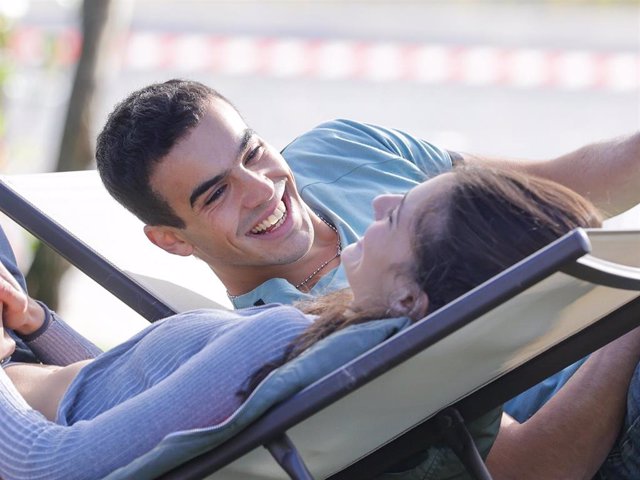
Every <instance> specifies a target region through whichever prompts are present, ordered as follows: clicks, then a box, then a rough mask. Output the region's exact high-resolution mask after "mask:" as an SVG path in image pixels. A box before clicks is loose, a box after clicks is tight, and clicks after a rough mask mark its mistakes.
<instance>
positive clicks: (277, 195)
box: [146, 99, 313, 286]
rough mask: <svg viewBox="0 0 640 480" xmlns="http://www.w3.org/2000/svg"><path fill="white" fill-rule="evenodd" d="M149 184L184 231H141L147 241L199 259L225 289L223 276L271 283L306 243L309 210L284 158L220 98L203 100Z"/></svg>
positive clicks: (309, 241) (153, 228)
mask: <svg viewBox="0 0 640 480" xmlns="http://www.w3.org/2000/svg"><path fill="white" fill-rule="evenodd" d="M150 183H151V187H152V188H153V190H154V191H155V192H156V193H157V194H158V195H160V196H161V197H162V198H164V199H165V200H166V201H167V202H168V203H169V205H170V206H171V208H173V210H174V211H175V213H176V214H177V215H178V216H179V217H180V218H181V219H182V220H183V221H184V222H185V225H186V226H185V228H183V229H180V228H174V227H166V226H151V227H147V228H146V233H147V236H148V237H149V238H150V239H151V241H152V242H154V243H156V244H157V245H158V246H160V247H161V248H163V249H165V250H167V251H169V252H171V253H175V254H179V255H191V254H193V255H195V256H197V257H199V258H201V259H202V260H204V261H205V262H207V263H208V264H209V265H210V266H211V267H212V268H213V270H214V271H215V272H216V273H217V274H218V276H219V277H220V278H221V280H222V281H223V283H225V284H226V285H227V286H229V282H228V281H227V280H228V279H230V278H231V279H233V283H237V282H242V281H243V279H245V278H246V279H247V280H248V281H250V283H255V282H256V281H260V280H266V279H267V278H271V277H272V276H274V275H277V274H279V273H280V272H279V270H278V269H282V268H283V267H282V266H285V267H284V268H286V265H288V264H291V263H292V262H295V261H296V260H299V259H300V258H302V257H303V256H304V255H305V254H306V253H307V252H308V250H309V248H310V247H311V245H312V243H313V227H312V223H311V219H310V216H309V211H308V209H307V207H306V205H305V204H304V203H303V201H302V199H301V198H300V196H299V194H298V191H297V189H296V187H295V184H294V180H293V175H292V173H291V170H290V169H289V167H288V165H287V164H286V162H285V160H284V158H282V156H281V155H280V154H279V153H278V152H277V151H275V150H274V149H273V148H272V147H271V146H269V145H268V144H266V143H265V142H264V141H263V140H262V139H261V138H260V137H258V136H257V135H256V134H255V133H254V132H253V131H252V130H251V129H249V128H248V127H247V125H246V124H245V122H244V121H243V120H242V118H241V117H240V115H239V114H238V113H237V112H236V110H235V109H234V108H233V107H231V106H230V105H229V104H227V103H226V102H224V101H223V100H220V99H212V100H211V103H210V106H209V107H208V109H207V111H206V114H205V116H204V117H203V119H202V120H201V121H200V123H199V124H198V125H197V126H196V127H195V128H193V129H192V130H191V131H190V132H189V133H188V134H187V136H186V137H185V138H183V139H182V140H181V141H179V142H178V143H177V144H176V145H175V146H174V148H173V149H172V150H171V151H170V152H169V154H168V155H167V156H166V157H165V158H163V159H162V160H161V161H160V162H159V164H158V165H157V166H156V167H155V169H154V170H153V171H152V174H151V178H150ZM274 269H275V270H274Z"/></svg>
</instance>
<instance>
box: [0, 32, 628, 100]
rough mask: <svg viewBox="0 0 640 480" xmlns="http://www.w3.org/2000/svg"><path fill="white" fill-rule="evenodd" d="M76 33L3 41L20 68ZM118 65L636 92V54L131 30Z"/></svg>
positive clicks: (64, 46)
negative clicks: (7, 42)
mask: <svg viewBox="0 0 640 480" xmlns="http://www.w3.org/2000/svg"><path fill="white" fill-rule="evenodd" d="M80 48H81V39H80V35H79V34H78V32H77V31H64V32H58V33H55V34H54V33H51V32H45V31H43V30H39V29H28V28H25V29H21V30H18V31H16V32H15V34H14V35H13V36H12V39H11V41H10V51H11V52H12V54H13V56H14V58H15V59H16V60H17V61H19V62H21V63H23V64H26V65H40V64H43V63H45V62H51V61H53V62H56V63H58V64H63V65H64V64H70V63H73V62H75V61H76V60H77V58H78V56H79V52H80ZM118 51H121V52H123V54H122V57H121V62H122V67H123V68H128V69H131V70H161V69H171V70H178V71H180V72H184V74H188V73H190V72H210V73H215V74H220V75H246V76H249V75H253V76H268V77H276V78H299V77H305V78H314V79H323V80H364V81H372V82H390V81H407V82H416V83H424V84H459V85H468V86H504V87H513V88H556V89H564V90H584V89H598V90H606V91H612V92H633V91H640V54H639V53H638V52H606V51H603V52H595V51H583V50H561V49H539V48H505V47H494V46H452V45H444V44H421V43H401V42H384V41H380V42H371V41H361V40H326V39H306V38H294V37H291V38H286V37H285V38H274V37H259V36H242V35H235V36H217V35H205V34H168V33H158V32H151V31H149V32H132V33H130V34H129V35H128V36H127V38H126V39H124V40H122V45H121V46H120V48H118Z"/></svg>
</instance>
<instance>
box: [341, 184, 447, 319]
mask: <svg viewBox="0 0 640 480" xmlns="http://www.w3.org/2000/svg"><path fill="white" fill-rule="evenodd" d="M452 179H453V176H452V174H443V175H439V176H437V177H435V178H432V179H431V180H428V181H426V182H424V183H422V184H420V185H418V186H417V187H415V188H413V189H412V190H410V191H409V192H408V193H407V194H406V195H380V196H378V197H376V198H375V199H374V200H373V210H374V214H375V221H374V222H373V223H372V224H371V225H370V226H369V228H368V229H367V231H366V232H365V233H364V235H363V236H362V238H361V239H360V240H358V242H356V243H354V244H352V245H349V246H348V247H346V248H345V249H344V251H343V252H342V265H343V266H344V269H345V273H346V275H347V279H348V280H349V284H350V286H351V290H352V291H353V297H354V299H353V302H352V307H354V308H358V309H360V308H363V309H369V308H379V309H383V310H387V309H392V308H393V306H394V301H395V300H397V299H398V298H399V297H401V296H402V293H403V292H404V291H405V290H404V289H406V288H408V287H410V286H411V285H410V283H412V282H413V280H412V279H409V278H408V277H407V276H406V275H405V273H406V272H407V271H409V267H410V265H411V263H410V262H412V261H413V251H412V243H411V242H412V235H413V232H414V227H413V224H414V222H415V219H416V218H418V217H417V215H419V214H421V213H422V214H424V211H423V210H424V208H425V206H427V205H429V204H433V205H438V203H433V202H437V200H438V198H440V197H441V195H443V194H444V193H445V192H446V191H447V190H448V187H449V185H450V183H451V181H452ZM436 210H439V209H437V208H436ZM432 215H437V213H432ZM434 220H435V217H434Z"/></svg>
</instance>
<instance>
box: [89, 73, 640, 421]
mask: <svg viewBox="0 0 640 480" xmlns="http://www.w3.org/2000/svg"><path fill="white" fill-rule="evenodd" d="M96 157H97V161H98V168H99V170H100V175H101V177H102V179H103V182H104V183H105V185H106V187H107V189H108V190H109V191H110V192H111V194H112V195H113V196H114V197H115V198H116V199H117V200H118V201H120V203H122V204H123V205H124V206H125V207H127V208H128V209H129V210H131V211H132V212H133V213H134V214H136V215H137V216H138V217H139V218H140V219H142V220H143V221H144V222H145V223H146V227H145V233H146V235H147V237H148V238H149V240H151V242H153V243H154V244H156V245H157V246H159V247H160V248H162V249H164V250H166V251H168V252H170V253H173V254H177V255H185V256H187V255H195V256H196V257H198V258H200V259H202V260H204V261H205V262H206V263H207V264H208V265H209V266H210V267H211V269H212V270H213V271H214V272H215V273H216V275H218V277H219V278H220V279H221V281H222V282H223V284H224V285H225V286H226V288H227V291H228V294H229V297H230V298H231V300H232V302H233V304H234V306H235V307H237V308H243V307H248V306H252V305H260V304H263V303H270V302H292V301H294V300H299V299H301V298H305V297H306V296H307V295H318V294H322V293H325V292H327V291H331V290H336V289H339V288H342V287H344V286H345V278H344V273H343V271H342V269H341V268H340V256H339V254H340V249H341V247H342V246H344V245H347V244H349V243H352V242H354V241H356V240H357V239H358V238H359V237H360V236H361V235H362V234H363V232H364V230H365V229H366V228H367V226H368V225H369V223H370V221H371V219H372V212H371V206H370V205H371V200H372V199H373V198H374V197H375V196H377V195H379V194H381V193H398V192H406V191H407V190H408V189H410V188H411V187H413V186H415V185H416V184H418V183H420V182H422V181H424V180H425V179H427V178H429V177H432V176H434V175H437V174H439V173H441V172H444V171H446V170H448V169H450V168H452V166H453V165H455V164H457V163H476V164H480V165H487V166H498V167H508V168H518V169H521V170H524V171H527V172H529V173H532V174H536V175H540V176H543V177H547V178H551V179H553V180H556V181H558V182H560V183H563V184H565V185H567V186H568V187H570V188H572V189H574V190H576V191H577V192H579V193H581V194H583V195H585V196H586V197H588V198H589V199H591V200H592V201H593V202H594V203H595V204H596V205H598V206H599V207H600V208H601V209H602V210H603V211H604V212H607V213H609V214H616V213H619V212H621V211H624V210H626V209H627V208H630V207H631V206H633V205H634V204H635V203H637V202H639V201H640V188H638V186H639V185H640V134H635V135H633V136H630V137H627V138H623V139H619V140H613V141H609V142H605V143H602V144H594V145H590V146H587V147H584V148H581V149H579V150H577V151H575V152H572V153H569V154H567V155H564V156H561V157H558V158H555V159H552V160H548V161H543V162H533V161H518V162H515V161H510V160H501V159H486V158H479V157H475V156H471V155H467V154H460V153H454V152H448V151H446V150H442V149H439V148H438V147H436V146H434V145H431V144H429V143H428V142H425V141H422V140H419V139H416V138H414V137H411V136H410V135H407V134H404V133H402V132H399V131H396V130H391V129H385V128H381V127H375V126H370V125H364V124H361V123H357V122H351V121H347V120H340V121H334V122H328V123H326V124H323V125H320V126H319V127H317V128H315V129H313V130H312V131H310V132H308V133H306V134H304V135H302V136H301V137H299V138H297V139H295V140H294V141H293V142H292V143H291V144H289V145H288V146H287V147H286V148H285V149H284V150H283V151H282V153H281V154H280V153H278V152H277V151H276V150H275V149H274V148H273V147H271V146H270V145H269V144H268V143H266V142H265V141H264V140H263V139H262V138H260V137H259V136H258V135H257V134H256V133H255V132H254V131H253V130H251V129H250V128H249V127H248V126H247V125H246V123H245V122H244V120H243V119H242V117H241V116H240V114H239V113H238V111H237V110H236V109H235V108H234V107H233V106H232V105H231V103H230V102H229V101H227V100H226V99H225V98H224V97H222V96H221V95H220V94H219V93H218V92H216V91H214V90H212V89H210V88H208V87H206V86H204V85H202V84H199V83H197V82H188V81H179V80H172V81H169V82H165V83H162V84H156V85H151V86H149V87H146V88H143V89H142V90H140V91H138V92H135V93H133V94H132V95H130V96H129V97H128V98H127V99H125V100H124V101H123V102H122V103H121V104H119V105H118V106H117V107H116V108H115V110H114V111H113V113H112V114H111V115H110V117H109V120H108V122H107V124H106V126H105V127H104V129H103V131H102V133H101V134H100V136H99V138H98V145H97V155H96ZM578 366H579V364H576V365H575V366H572V367H569V368H568V369H567V370H566V371H564V372H561V373H560V374H559V375H557V376H554V377H552V378H551V379H549V380H548V381H547V382H545V383H544V384H541V386H539V387H537V388H536V387H534V388H533V389H532V390H531V391H530V392H527V393H526V394H525V395H522V396H520V397H518V398H516V399H515V400H514V401H512V402H511V403H510V404H509V405H508V406H507V411H508V412H509V413H512V414H513V415H514V416H515V417H516V418H517V419H518V420H521V421H523V420H526V418H528V417H529V416H530V415H531V414H532V413H533V412H535V411H537V409H538V408H539V407H540V405H542V404H543V403H544V402H546V401H547V400H548V399H549V398H550V397H551V395H552V394H553V393H554V392H555V391H556V390H557V388H559V387H560V386H562V385H563V384H564V383H565V382H566V381H567V379H568V378H569V377H570V376H571V375H572V374H573V373H574V372H575V370H576V369H577V368H578Z"/></svg>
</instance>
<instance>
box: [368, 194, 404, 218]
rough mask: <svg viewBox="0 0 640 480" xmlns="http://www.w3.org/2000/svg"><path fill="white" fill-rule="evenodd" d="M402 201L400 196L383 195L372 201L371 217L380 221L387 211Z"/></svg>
mask: <svg viewBox="0 0 640 480" xmlns="http://www.w3.org/2000/svg"><path fill="white" fill-rule="evenodd" d="M401 200H402V195H397V194H384V195H378V196H377V197H376V198H374V199H373V202H372V203H373V215H374V218H375V219H376V220H380V219H382V218H383V217H384V216H385V215H386V214H387V212H389V210H391V209H392V208H393V207H395V206H396V205H398V203H400V201H401Z"/></svg>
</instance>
